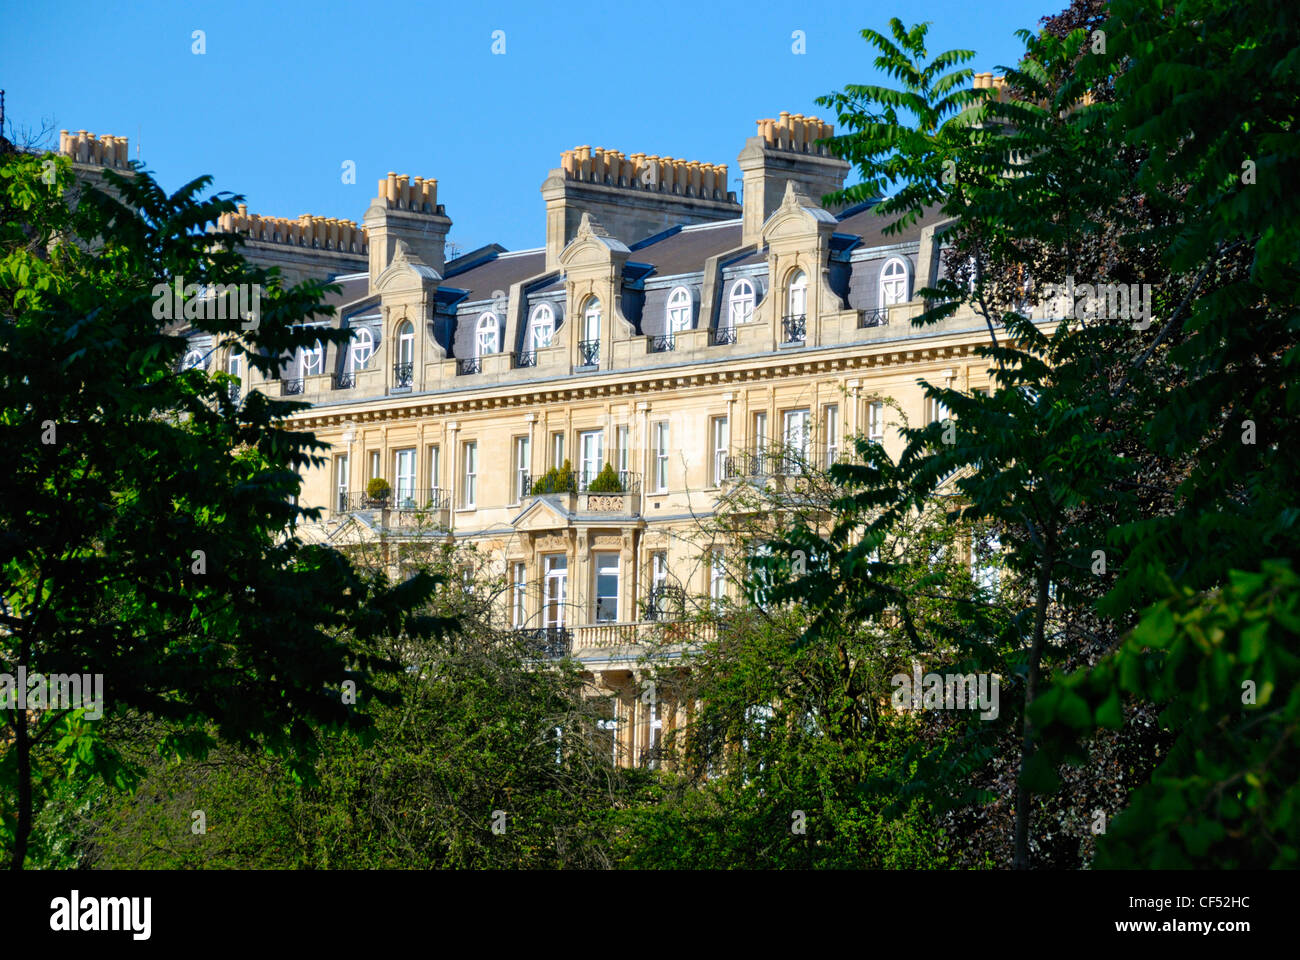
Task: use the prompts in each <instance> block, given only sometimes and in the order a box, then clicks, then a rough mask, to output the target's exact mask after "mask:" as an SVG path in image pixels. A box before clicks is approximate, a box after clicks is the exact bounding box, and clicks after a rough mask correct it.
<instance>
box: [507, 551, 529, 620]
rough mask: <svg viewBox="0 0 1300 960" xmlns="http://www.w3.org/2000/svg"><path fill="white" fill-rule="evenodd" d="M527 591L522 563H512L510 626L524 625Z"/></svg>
mask: <svg viewBox="0 0 1300 960" xmlns="http://www.w3.org/2000/svg"><path fill="white" fill-rule="evenodd" d="M527 591H528V583H527V581H526V580H525V579H524V565H523V564H522V563H512V564H511V565H510V626H512V627H522V626H523V625H524V620H525V617H524V597H525V595H526V594H527Z"/></svg>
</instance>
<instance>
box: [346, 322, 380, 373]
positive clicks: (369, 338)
mask: <svg viewBox="0 0 1300 960" xmlns="http://www.w3.org/2000/svg"><path fill="white" fill-rule="evenodd" d="M374 355H375V335H374V334H373V333H371V332H370V331H369V330H367V329H366V328H365V327H358V328H357V329H356V330H354V331H353V333H352V344H351V346H350V347H349V348H348V366H349V367H350V368H351V370H350V372H351V373H356V372H357V371H358V370H364V369H365V368H366V364H367V363H369V362H370V358H371V357H373V356H374Z"/></svg>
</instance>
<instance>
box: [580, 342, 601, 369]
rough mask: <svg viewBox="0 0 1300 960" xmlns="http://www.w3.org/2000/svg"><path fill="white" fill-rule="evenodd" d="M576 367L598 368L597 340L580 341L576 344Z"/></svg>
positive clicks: (598, 352) (598, 349)
mask: <svg viewBox="0 0 1300 960" xmlns="http://www.w3.org/2000/svg"><path fill="white" fill-rule="evenodd" d="M578 365H579V366H583V367H598V366H600V341H599V340H580V341H579V342H578Z"/></svg>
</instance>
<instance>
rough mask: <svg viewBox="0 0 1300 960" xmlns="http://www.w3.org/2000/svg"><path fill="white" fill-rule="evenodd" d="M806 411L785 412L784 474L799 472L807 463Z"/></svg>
mask: <svg viewBox="0 0 1300 960" xmlns="http://www.w3.org/2000/svg"><path fill="white" fill-rule="evenodd" d="M808 421H809V416H808V409H807V408H806V407H805V408H804V409H802V410H787V411H786V412H785V431H784V444H785V456H786V472H789V473H793V472H796V471H799V470H800V469H801V468H802V466H803V464H805V463H807V462H808V441H809V434H810V430H809V422H808Z"/></svg>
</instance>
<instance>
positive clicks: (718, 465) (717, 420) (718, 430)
mask: <svg viewBox="0 0 1300 960" xmlns="http://www.w3.org/2000/svg"><path fill="white" fill-rule="evenodd" d="M709 440H710V443H711V445H712V447H713V451H712V453H713V455H712V457H710V458H709V464H710V468H711V470H712V476H711V477H710V478H709V480H710V482H711V484H712V485H713V486H715V487H720V486H722V481H723V480H724V479H725V477H726V473H727V453H728V451H729V450H730V448H731V421H730V420H729V419H728V418H727V417H725V416H724V417H713V418H711V419H710V421H709Z"/></svg>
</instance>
